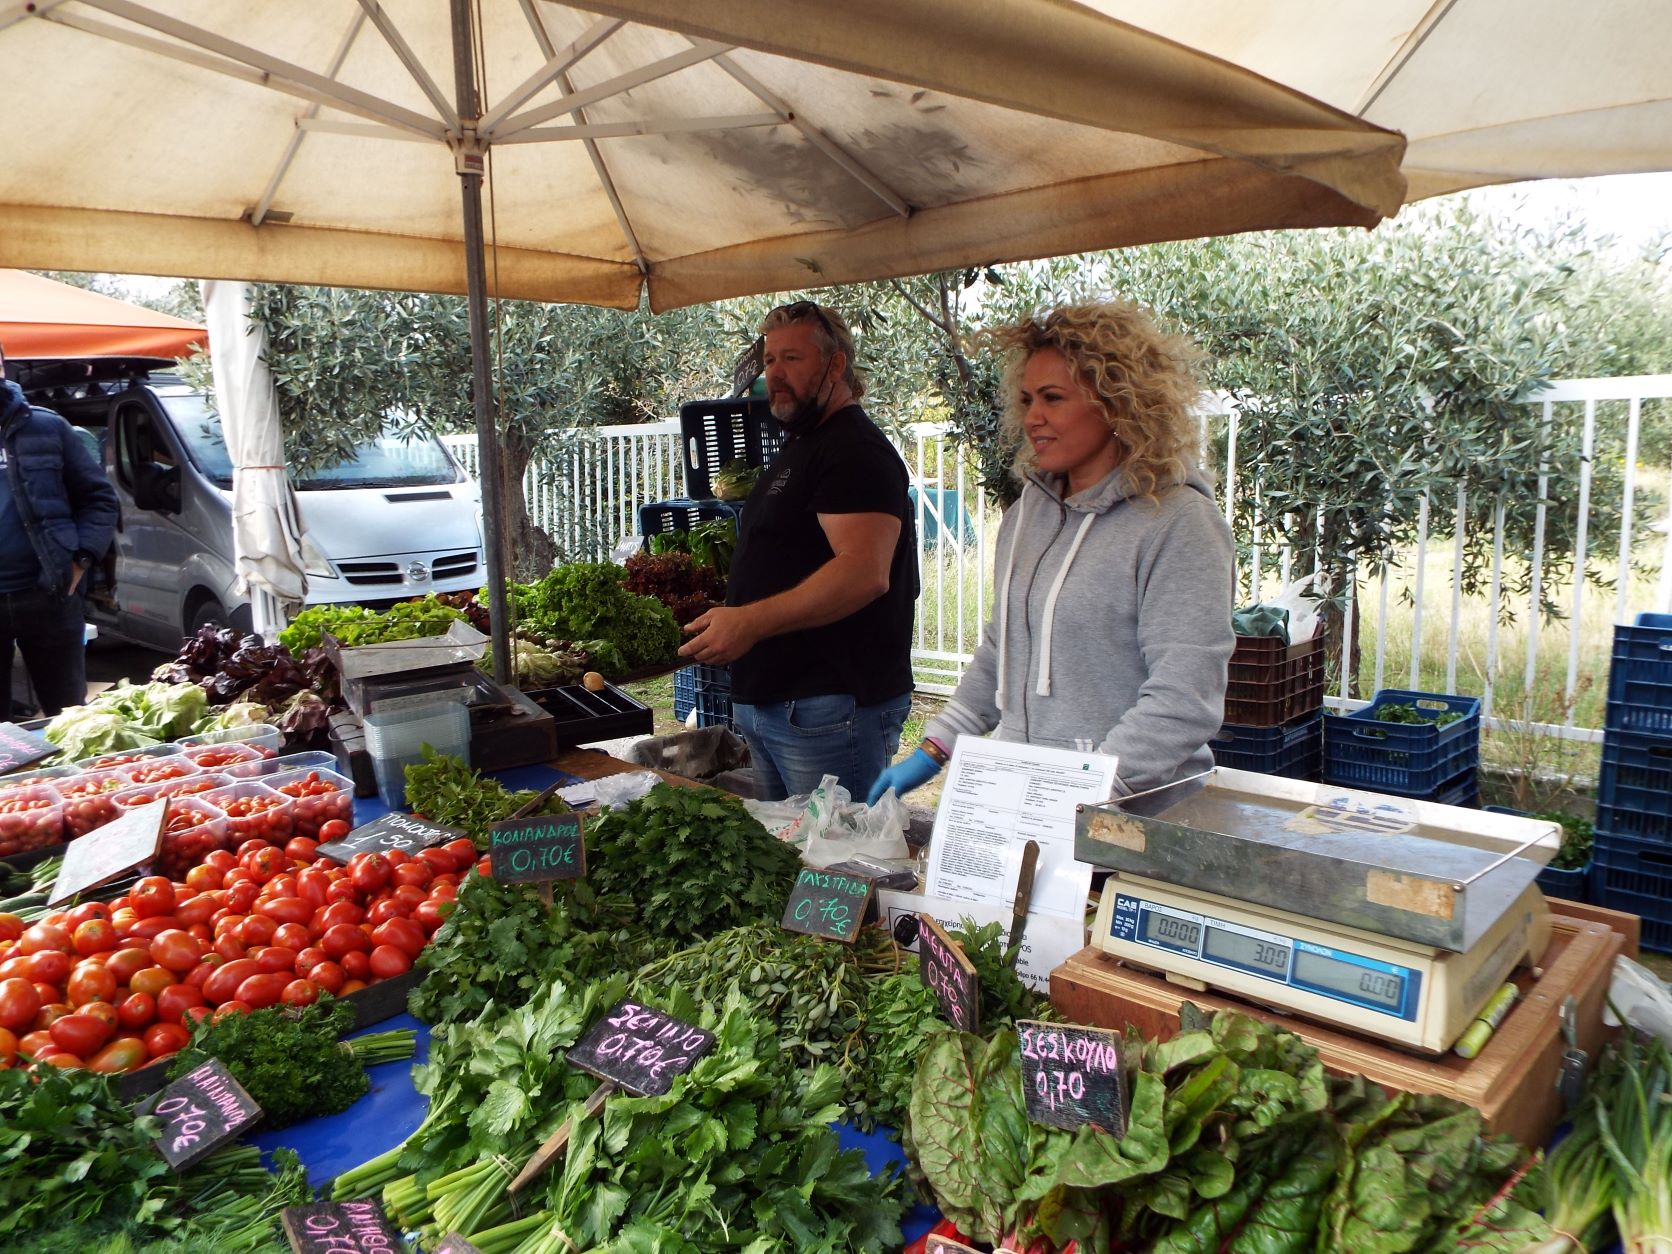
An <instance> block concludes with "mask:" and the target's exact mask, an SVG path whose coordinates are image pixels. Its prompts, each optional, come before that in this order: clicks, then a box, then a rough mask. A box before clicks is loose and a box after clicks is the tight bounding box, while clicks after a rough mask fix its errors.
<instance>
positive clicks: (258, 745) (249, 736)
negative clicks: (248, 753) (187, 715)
mask: <svg viewBox="0 0 1672 1254" xmlns="http://www.w3.org/2000/svg"><path fill="white" fill-rule="evenodd" d="M283 741H284V733H283V732H281V731H280V730H279V729H278V728H277V727H274V726H273V725H272V724H271V723H250V724H248V725H247V726H244V727H223V728H221V729H220V730H219V731H212V732H203V733H202V734H201V735H197V736H182V737H180V740H179V745H180V747H181V748H182V749H190V748H193V747H194V746H196V745H249V746H250V747H251V748H252V749H260V750H262V751H263V752H265V753H266V754H267V755H268V756H271V757H276V756H278V752H279V745H280V744H282V743H283Z"/></svg>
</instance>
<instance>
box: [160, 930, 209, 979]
mask: <svg viewBox="0 0 1672 1254" xmlns="http://www.w3.org/2000/svg"><path fill="white" fill-rule="evenodd" d="M151 959H152V961H153V962H155V963H156V964H157V965H158V966H159V967H166V968H168V970H170V971H173V972H174V973H175V974H176V975H183V974H185V973H186V972H187V971H190V970H191V969H192V968H193V967H195V966H196V965H197V964H198V963H199V962H201V961H202V960H203V946H202V945H201V944H199V943H198V941H197V939H196V938H195V937H193V936H190V935H188V934H187V933H185V932H182V931H178V930H174V931H168V932H163V933H160V934H159V935H158V936H156V937H155V938H153V939H152V941H151Z"/></svg>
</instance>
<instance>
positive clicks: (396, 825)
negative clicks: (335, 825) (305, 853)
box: [315, 814, 464, 862]
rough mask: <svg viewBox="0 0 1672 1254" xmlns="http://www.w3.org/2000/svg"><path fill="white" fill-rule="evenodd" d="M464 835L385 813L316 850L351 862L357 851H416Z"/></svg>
mask: <svg viewBox="0 0 1672 1254" xmlns="http://www.w3.org/2000/svg"><path fill="white" fill-rule="evenodd" d="M463 835H464V833H463V832H461V831H460V830H459V829H458V828H456V827H443V826H442V825H441V824H440V823H431V822H430V821H429V820H428V819H415V818H413V817H412V816H411V815H410V814H383V815H379V816H378V817H377V818H375V819H373V820H372V821H371V822H370V823H362V824H361V825H360V826H359V827H357V828H355V829H354V830H353V831H352V832H350V833H349V834H348V835H347V836H344V837H343V838H342V839H341V840H332V841H327V842H326V843H325V844H323V845H321V846H320V847H319V848H318V849H317V850H315V852H316V853H318V854H319V856H320V857H322V858H330V859H331V860H332V861H333V862H347V861H348V860H349V859H350V858H352V857H353V856H354V855H355V854H357V853H382V852H383V851H384V850H386V849H400V850H403V851H405V852H407V853H416V852H418V850H420V849H428V848H429V847H430V846H431V845H439V844H442V843H444V842H445V841H449V840H457V839H458V838H459V837H460V836H463Z"/></svg>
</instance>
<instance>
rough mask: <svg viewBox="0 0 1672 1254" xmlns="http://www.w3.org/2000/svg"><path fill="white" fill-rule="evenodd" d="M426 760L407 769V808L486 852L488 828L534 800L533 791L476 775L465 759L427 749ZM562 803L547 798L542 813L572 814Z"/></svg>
mask: <svg viewBox="0 0 1672 1254" xmlns="http://www.w3.org/2000/svg"><path fill="white" fill-rule="evenodd" d="M423 754H424V760H423V761H422V762H418V763H415V764H414V765H412V766H409V767H407V768H406V804H407V808H408V809H410V810H411V811H412V812H413V813H414V814H421V815H423V816H424V817H425V818H427V819H429V820H430V821H431V822H433V823H441V824H444V825H445V826H447V827H456V828H458V829H459V830H460V831H462V832H464V833H465V834H466V835H468V836H469V837H470V838H471V839H472V840H474V841H475V842H476V847H477V848H478V849H481V848H486V846H487V843H488V826H489V824H492V823H497V822H499V820H500V819H506V818H510V817H511V815H513V814H515V813H516V812H517V811H518V810H520V809H522V808H523V807H524V806H525V805H527V804H528V803H529V802H531V801H533V800H534V798H535V797H537V796H539V793H537V792H535V791H533V790H532V789H524V790H522V791H520V792H512V791H511V790H510V789H508V788H506V787H505V785H504V784H502V783H500V782H499V781H498V780H497V779H493V778H491V777H489V776H486V775H483V774H481V773H480V772H478V771H473V770H471V769H470V767H469V766H467V765H466V764H465V762H464V760H463V759H462V758H455V757H451V756H450V755H448V754H445V753H437V752H436V751H435V750H434V749H432V748H430V747H429V746H428V745H425V746H423ZM568 808H569V807H568V806H567V805H565V804H564V801H563V798H562V797H559V796H556V795H555V794H554V795H553V796H551V797H548V798H547V799H546V801H545V804H543V805H542V806H541V807H540V809H539V813H541V814H562V813H564V812H565V811H566V810H568Z"/></svg>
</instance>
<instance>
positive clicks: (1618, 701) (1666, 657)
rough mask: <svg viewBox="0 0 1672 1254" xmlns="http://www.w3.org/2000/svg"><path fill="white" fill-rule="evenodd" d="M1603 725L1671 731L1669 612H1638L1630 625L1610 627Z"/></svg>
mask: <svg viewBox="0 0 1672 1254" xmlns="http://www.w3.org/2000/svg"><path fill="white" fill-rule="evenodd" d="M1605 726H1606V727H1607V729H1608V730H1609V731H1629V732H1648V733H1650V734H1653V735H1657V736H1672V614H1639V615H1638V616H1637V623H1636V625H1635V626H1632V627H1626V626H1619V627H1616V628H1614V656H1613V663H1612V665H1611V666H1610V667H1609V670H1608V709H1607V718H1606V723H1605Z"/></svg>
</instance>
